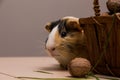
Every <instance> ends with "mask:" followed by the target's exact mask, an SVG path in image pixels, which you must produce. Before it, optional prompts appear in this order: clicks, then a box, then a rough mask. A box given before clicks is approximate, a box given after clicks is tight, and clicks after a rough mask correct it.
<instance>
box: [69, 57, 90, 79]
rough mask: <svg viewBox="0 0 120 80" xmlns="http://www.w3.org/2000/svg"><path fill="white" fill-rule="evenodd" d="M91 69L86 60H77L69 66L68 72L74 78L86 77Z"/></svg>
mask: <svg viewBox="0 0 120 80" xmlns="http://www.w3.org/2000/svg"><path fill="white" fill-rule="evenodd" d="M90 69H91V64H90V62H89V61H88V60H87V59H85V58H75V59H73V60H72V61H71V62H70V64H69V65H68V70H69V72H70V74H71V75H72V76H73V77H85V75H86V74H88V72H89V71H90Z"/></svg>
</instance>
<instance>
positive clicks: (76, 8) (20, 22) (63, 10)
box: [0, 0, 107, 57]
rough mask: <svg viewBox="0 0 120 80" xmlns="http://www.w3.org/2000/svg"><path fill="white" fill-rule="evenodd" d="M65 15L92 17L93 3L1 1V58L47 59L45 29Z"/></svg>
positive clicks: (78, 0)
mask: <svg viewBox="0 0 120 80" xmlns="http://www.w3.org/2000/svg"><path fill="white" fill-rule="evenodd" d="M99 1H100V6H101V7H100V9H101V12H107V8H106V4H105V3H106V1H107V0H99ZM64 16H75V17H79V18H81V17H89V16H94V12H93V0H0V57H14V56H15V57H23V56H28V57H29V56H47V53H46V52H45V49H44V42H45V39H46V37H47V35H48V32H47V31H46V30H45V28H44V26H45V24H46V23H47V22H49V21H54V20H57V19H59V18H62V17H64Z"/></svg>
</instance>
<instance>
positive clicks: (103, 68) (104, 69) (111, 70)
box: [79, 0, 120, 77]
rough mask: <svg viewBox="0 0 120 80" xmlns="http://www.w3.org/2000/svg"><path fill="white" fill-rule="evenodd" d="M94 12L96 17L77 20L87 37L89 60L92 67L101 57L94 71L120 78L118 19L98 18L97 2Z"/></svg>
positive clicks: (119, 22)
mask: <svg viewBox="0 0 120 80" xmlns="http://www.w3.org/2000/svg"><path fill="white" fill-rule="evenodd" d="M94 11H95V15H96V16H94V17H88V18H80V19H79V22H80V24H81V27H83V29H84V31H85V35H86V37H87V48H88V55H89V60H90V62H91V64H92V65H93V66H94V65H95V64H96V62H97V60H98V59H99V58H100V56H101V55H102V57H101V60H100V61H99V63H98V65H97V66H96V67H95V69H94V71H96V72H97V73H100V74H106V75H112V76H117V77H120V18H119V16H118V15H114V16H113V15H111V16H100V10H99V4H98V0H94ZM109 34H110V35H109ZM108 38H109V39H108ZM105 45H106V46H105Z"/></svg>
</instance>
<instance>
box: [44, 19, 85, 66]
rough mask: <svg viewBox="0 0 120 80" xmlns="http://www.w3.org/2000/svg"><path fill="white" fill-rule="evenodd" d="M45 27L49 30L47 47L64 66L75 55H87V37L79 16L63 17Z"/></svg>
mask: <svg viewBox="0 0 120 80" xmlns="http://www.w3.org/2000/svg"><path fill="white" fill-rule="evenodd" d="M45 28H46V30H47V31H48V32H49V36H48V38H47V40H46V44H45V48H46V50H47V52H48V53H50V55H52V56H53V57H54V58H56V59H57V60H58V61H59V63H60V64H61V65H62V66H63V67H66V66H67V64H68V63H69V62H70V61H71V60H72V59H73V58H75V57H85V56H86V39H85V35H84V31H83V29H82V27H80V23H79V18H76V17H63V18H62V19H60V20H57V21H53V22H50V23H48V24H46V26H45Z"/></svg>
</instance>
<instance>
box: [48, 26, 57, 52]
mask: <svg viewBox="0 0 120 80" xmlns="http://www.w3.org/2000/svg"><path fill="white" fill-rule="evenodd" d="M57 31H58V25H57V26H56V27H54V28H53V30H52V31H51V32H50V34H49V36H48V40H47V43H46V48H47V49H48V50H50V51H51V50H52V49H53V48H55V34H56V32H57Z"/></svg>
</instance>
